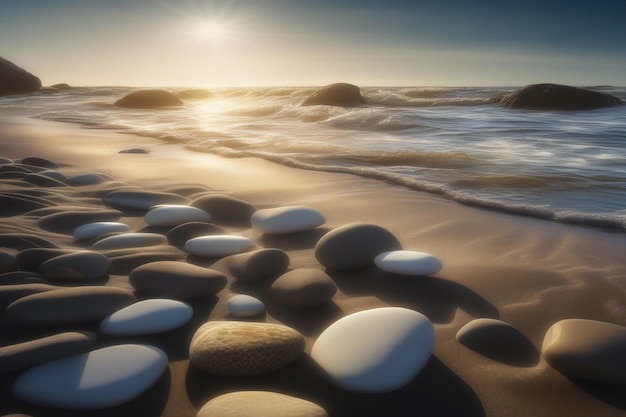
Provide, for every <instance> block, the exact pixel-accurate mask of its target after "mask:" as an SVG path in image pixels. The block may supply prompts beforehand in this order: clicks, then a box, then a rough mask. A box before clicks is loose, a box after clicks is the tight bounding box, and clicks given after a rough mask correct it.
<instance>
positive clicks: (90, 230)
mask: <svg viewBox="0 0 626 417" xmlns="http://www.w3.org/2000/svg"><path fill="white" fill-rule="evenodd" d="M129 229H130V227H129V226H128V225H127V224H124V223H119V222H94V223H87V224H83V225H82V226H78V227H77V228H76V229H74V233H73V234H74V237H75V238H76V239H79V240H91V239H95V238H97V237H98V236H102V235H105V234H107V233H113V232H127V231H128V230H129Z"/></svg>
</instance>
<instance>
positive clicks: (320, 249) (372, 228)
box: [315, 223, 402, 269]
mask: <svg viewBox="0 0 626 417" xmlns="http://www.w3.org/2000/svg"><path fill="white" fill-rule="evenodd" d="M399 249H402V245H401V244H400V242H399V241H398V239H397V238H396V237H395V236H394V235H393V234H392V233H391V232H389V231H388V230H387V229H385V228H383V227H381V226H377V225H373V224H367V223H350V224H347V225H344V226H341V227H337V228H336V229H333V230H331V231H330V232H328V233H326V234H325V235H324V236H322V238H321V239H320V240H319V241H318V242H317V244H316V245H315V257H316V259H317V260H318V262H319V263H321V264H322V265H324V266H326V267H328V268H331V269H360V268H366V267H368V266H372V265H373V264H374V258H376V256H378V255H379V254H381V253H383V252H388V251H394V250H399Z"/></svg>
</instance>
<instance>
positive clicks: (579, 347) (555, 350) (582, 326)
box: [541, 319, 626, 385]
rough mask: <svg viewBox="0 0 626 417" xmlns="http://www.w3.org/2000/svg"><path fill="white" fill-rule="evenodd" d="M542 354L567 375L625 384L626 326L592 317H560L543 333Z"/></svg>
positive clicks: (605, 382) (607, 382)
mask: <svg viewBox="0 0 626 417" xmlns="http://www.w3.org/2000/svg"><path fill="white" fill-rule="evenodd" d="M541 354H542V355H543V357H544V358H545V359H546V361H547V362H548V363H549V364H550V365H551V366H552V367H553V368H554V369H556V370H557V371H559V372H561V373H563V374H565V375H567V376H569V377H573V378H582V379H586V380H590V381H595V382H600V383H604V384H620V385H623V384H626V327H623V326H620V325H617V324H612V323H605V322H601V321H595V320H585V319H566V320H561V321H559V322H556V323H554V324H553V325H552V326H551V327H550V328H549V329H548V331H547V332H546V334H545V336H544V339H543V344H542V347H541Z"/></svg>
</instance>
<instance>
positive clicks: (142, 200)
mask: <svg viewBox="0 0 626 417" xmlns="http://www.w3.org/2000/svg"><path fill="white" fill-rule="evenodd" d="M103 201H104V203H105V204H107V205H109V206H112V207H116V208H122V209H131V210H149V209H150V208H151V207H153V206H157V205H159V204H189V199H188V198H186V197H183V196H180V195H178V194H172V193H160V192H156V191H139V190H136V191H128V190H119V191H112V192H110V193H108V194H107V195H105V196H104V198H103Z"/></svg>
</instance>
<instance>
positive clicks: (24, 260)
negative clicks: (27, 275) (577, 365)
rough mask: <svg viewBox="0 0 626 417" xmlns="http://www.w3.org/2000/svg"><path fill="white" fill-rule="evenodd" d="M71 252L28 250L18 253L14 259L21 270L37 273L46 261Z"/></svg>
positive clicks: (70, 250) (71, 251) (44, 249)
mask: <svg viewBox="0 0 626 417" xmlns="http://www.w3.org/2000/svg"><path fill="white" fill-rule="evenodd" d="M73 252H75V251H74V250H73V249H54V248H30V249H24V250H21V251H19V252H18V253H17V255H16V258H17V262H18V263H19V266H20V269H21V270H23V271H33V272H39V267H40V266H41V265H42V264H43V263H44V262H46V261H47V260H49V259H52V258H56V257H57V256H61V255H66V254H68V253H73Z"/></svg>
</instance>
